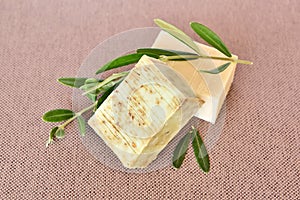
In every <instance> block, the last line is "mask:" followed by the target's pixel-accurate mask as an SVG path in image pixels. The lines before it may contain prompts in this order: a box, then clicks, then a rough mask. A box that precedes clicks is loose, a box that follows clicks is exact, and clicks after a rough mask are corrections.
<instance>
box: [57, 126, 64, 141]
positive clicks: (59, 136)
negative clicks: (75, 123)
mask: <svg viewBox="0 0 300 200" xmlns="http://www.w3.org/2000/svg"><path fill="white" fill-rule="evenodd" d="M55 137H56V138H58V139H61V138H64V137H65V130H64V129H62V128H58V129H57V131H56V132H55Z"/></svg>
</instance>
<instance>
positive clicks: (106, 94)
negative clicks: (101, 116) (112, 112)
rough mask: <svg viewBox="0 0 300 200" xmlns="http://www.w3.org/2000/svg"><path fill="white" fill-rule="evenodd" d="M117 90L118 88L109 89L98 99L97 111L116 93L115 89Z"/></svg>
mask: <svg viewBox="0 0 300 200" xmlns="http://www.w3.org/2000/svg"><path fill="white" fill-rule="evenodd" d="M115 88H116V86H113V87H111V88H109V89H107V90H106V92H104V93H103V94H102V96H101V97H100V98H99V99H98V101H97V105H96V107H95V109H97V108H99V107H100V105H101V104H102V103H103V102H104V101H105V99H106V98H107V97H108V96H109V95H110V94H111V93H112V92H113V91H114V89H115Z"/></svg>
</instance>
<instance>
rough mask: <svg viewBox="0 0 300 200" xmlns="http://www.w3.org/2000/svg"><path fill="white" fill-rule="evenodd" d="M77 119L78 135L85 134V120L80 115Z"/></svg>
mask: <svg viewBox="0 0 300 200" xmlns="http://www.w3.org/2000/svg"><path fill="white" fill-rule="evenodd" d="M77 120H78V127H79V131H80V135H81V136H85V132H86V125H85V120H84V118H83V117H82V116H78V117H77Z"/></svg>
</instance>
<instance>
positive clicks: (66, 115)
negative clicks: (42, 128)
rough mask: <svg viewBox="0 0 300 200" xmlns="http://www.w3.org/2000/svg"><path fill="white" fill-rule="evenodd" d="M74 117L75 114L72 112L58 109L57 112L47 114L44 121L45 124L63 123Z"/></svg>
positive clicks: (51, 111) (52, 111)
mask: <svg viewBox="0 0 300 200" xmlns="http://www.w3.org/2000/svg"><path fill="white" fill-rule="evenodd" d="M73 116H74V112H73V111H72V110H67V109H56V110H50V111H48V112H46V113H45V114H44V115H43V117H42V119H43V120H44V121H45V122H61V121H64V120H67V119H70V118H71V117H73Z"/></svg>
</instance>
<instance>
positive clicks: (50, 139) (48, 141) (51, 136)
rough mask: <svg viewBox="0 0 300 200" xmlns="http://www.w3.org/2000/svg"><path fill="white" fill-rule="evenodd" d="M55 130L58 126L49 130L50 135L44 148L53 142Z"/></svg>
mask: <svg viewBox="0 0 300 200" xmlns="http://www.w3.org/2000/svg"><path fill="white" fill-rule="evenodd" d="M57 129H58V126H56V127H54V128H52V129H51V131H50V134H49V139H48V140H47V142H46V147H48V146H49V145H50V144H51V143H52V142H53V139H54V138H55V133H56V131H57Z"/></svg>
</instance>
